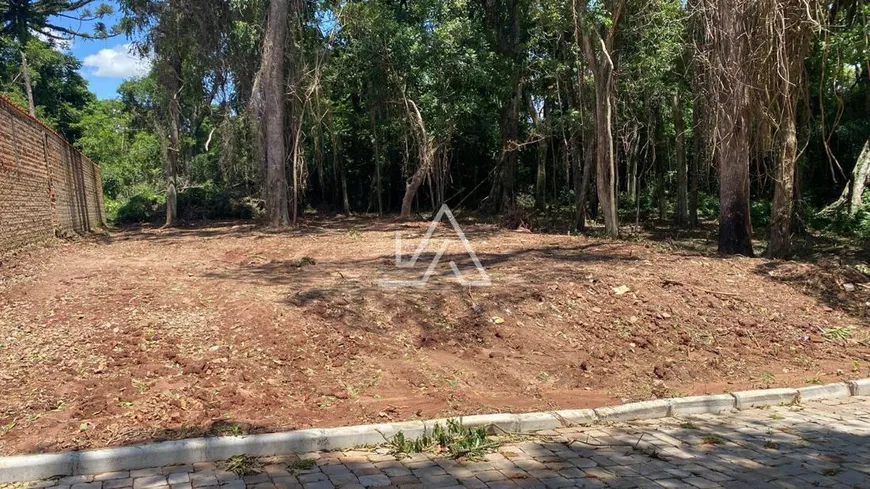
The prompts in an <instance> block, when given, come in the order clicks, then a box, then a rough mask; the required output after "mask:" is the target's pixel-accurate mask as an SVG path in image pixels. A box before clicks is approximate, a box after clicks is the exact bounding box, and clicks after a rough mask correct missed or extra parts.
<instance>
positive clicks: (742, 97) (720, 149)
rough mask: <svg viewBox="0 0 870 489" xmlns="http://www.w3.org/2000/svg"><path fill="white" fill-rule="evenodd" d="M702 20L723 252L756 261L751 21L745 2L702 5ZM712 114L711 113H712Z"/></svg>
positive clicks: (730, 0)
mask: <svg viewBox="0 0 870 489" xmlns="http://www.w3.org/2000/svg"><path fill="white" fill-rule="evenodd" d="M700 8H701V12H700V13H701V15H702V16H703V19H704V25H705V29H706V33H707V39H708V40H709V41H708V42H709V46H708V47H707V49H706V52H704V53H702V56H705V57H706V60H705V62H706V64H707V68H708V69H709V70H710V75H709V77H708V80H709V81H710V86H709V87H707V89H708V90H709V94H710V97H711V98H712V99H713V101H714V103H715V104H716V106H717V107H716V108H717V110H716V111H715V112H714V113H711V114H709V115H710V116H711V117H714V119H713V120H714V121H715V123H714V124H715V126H716V135H717V138H716V144H717V146H716V163H717V164H718V167H719V252H720V253H724V254H740V255H746V256H753V251H752V224H751V217H750V211H749V131H750V124H749V122H750V121H749V116H750V110H751V106H750V104H751V100H752V99H751V97H750V88H751V75H750V71H749V70H750V67H751V66H750V65H751V62H752V59H751V56H750V53H751V40H750V32H749V28H748V26H747V22H749V21H750V20H751V18H750V15H751V14H750V13H749V12H748V7H747V3H746V2H743V1H741V0H704V2H702V6H701V7H700ZM711 112H713V111H711Z"/></svg>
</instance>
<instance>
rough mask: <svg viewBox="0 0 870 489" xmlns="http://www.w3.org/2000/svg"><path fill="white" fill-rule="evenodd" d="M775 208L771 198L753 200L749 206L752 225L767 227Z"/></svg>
mask: <svg viewBox="0 0 870 489" xmlns="http://www.w3.org/2000/svg"><path fill="white" fill-rule="evenodd" d="M772 210H773V202H772V201H771V200H770V199H760V200H753V201H752V202H751V203H750V206H749V214H750V216H751V218H752V225H753V226H758V227H767V226H769V225H770V213H771V212H772Z"/></svg>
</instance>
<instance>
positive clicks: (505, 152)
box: [498, 76, 523, 211]
mask: <svg viewBox="0 0 870 489" xmlns="http://www.w3.org/2000/svg"><path fill="white" fill-rule="evenodd" d="M515 78H516V81H515V86H514V93H513V95H512V96H511V98H510V99H509V100H508V104H507V106H506V107H505V108H504V109H502V117H501V129H500V132H501V135H502V149H501V158H500V166H501V199H500V202H499V203H498V205H499V209H500V210H501V211H508V210H510V209H511V208H513V206H514V202H515V201H516V174H517V147H516V145H517V138H518V137H519V112H520V102H521V100H522V91H523V88H522V82H521V80H520V78H519V76H516V77H515Z"/></svg>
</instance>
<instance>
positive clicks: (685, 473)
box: [17, 398, 870, 489]
mask: <svg viewBox="0 0 870 489" xmlns="http://www.w3.org/2000/svg"><path fill="white" fill-rule="evenodd" d="M383 451H384V450H383V449H382V450H372V451H361V450H348V451H344V452H329V453H310V454H305V455H302V456H301V459H303V460H313V463H314V465H313V466H309V465H308V464H310V463H311V462H309V463H308V464H306V463H303V462H300V460H299V459H298V458H295V457H293V458H273V459H269V460H264V461H263V463H264V464H265V465H264V466H263V467H262V471H261V473H260V474H258V475H253V476H246V477H243V478H239V477H238V476H236V475H235V474H233V473H232V472H227V471H226V470H223V469H222V468H221V467H222V464H220V463H218V464H211V463H203V464H194V465H193V466H171V467H158V468H153V469H145V470H134V471H130V472H126V471H125V472H117V473H108V474H99V475H95V476H77V477H67V478H64V479H60V480H51V481H42V482H39V483H35V486H38V487H49V486H51V487H57V488H61V489H121V488H132V489H158V488H159V489H192V488H209V489H211V488H214V489H245V488H246V487H248V488H255V489H289V488H304V489H328V488H333V487H342V488H361V487H398V488H416V487H427V488H429V487H431V488H444V487H468V488H509V487H540V488H558V487H588V488H595V487H624V488H631V487H639V488H647V487H654V488H660V487H667V488H678V487H688V488H693V487H694V488H714V487H750V488H753V489H759V488H764V487H776V488H804V487H830V488H870V398H849V399H845V400H842V401H821V402H813V403H807V404H805V405H802V406H790V407H776V408H769V409H753V410H749V411H743V412H739V413H734V414H729V415H723V416H711V415H703V416H693V417H687V418H682V419H674V418H669V419H664V420H656V421H650V422H637V423H632V424H629V425H613V426H597V427H590V428H567V429H559V430H556V431H550V432H542V433H539V434H536V436H535V437H530V438H525V439H523V440H522V441H512V442H506V443H505V444H504V445H502V446H501V447H500V448H499V449H498V452H497V453H492V454H489V455H487V456H486V458H485V459H484V460H480V461H474V462H457V461H455V460H452V459H450V458H444V457H439V456H434V455H433V456H430V455H415V456H413V457H411V458H405V459H402V460H397V459H396V458H395V457H393V456H390V455H388V454H385V453H379V452H383ZM27 485H29V486H31V487H34V484H26V485H22V484H18V485H17V486H18V487H21V486H27Z"/></svg>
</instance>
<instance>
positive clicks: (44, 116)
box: [0, 38, 95, 143]
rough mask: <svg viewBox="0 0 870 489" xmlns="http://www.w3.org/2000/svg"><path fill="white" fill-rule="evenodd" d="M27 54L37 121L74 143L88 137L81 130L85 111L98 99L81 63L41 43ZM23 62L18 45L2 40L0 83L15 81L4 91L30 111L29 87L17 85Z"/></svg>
mask: <svg viewBox="0 0 870 489" xmlns="http://www.w3.org/2000/svg"><path fill="white" fill-rule="evenodd" d="M24 51H25V53H26V55H27V58H28V60H29V65H28V67H29V71H30V73H31V75H32V77H31V82H32V83H31V94H32V97H33V101H34V107H35V109H36V117H38V118H39V119H40V120H42V121H43V122H45V123H47V124H48V125H50V126H51V127H52V128H54V129H55V130H56V131H57V132H59V133H60V134H62V135H63V136H64V137H65V138H66V139H67V140H69V141H70V142H73V143H74V142H75V141H76V140H77V139H78V138H79V137H81V136H82V134H83V133H84V131H83V130H82V129H81V128H79V127H78V126H77V123H78V121H79V119H80V118H81V111H82V109H84V108H85V107H87V106H88V105H89V104H90V103H92V102H93V101H94V99H95V97H94V94H93V93H91V92H90V90H88V82H87V81H86V80H85V79H84V78H83V77H82V74H81V72H80V68H81V62H80V61H79V60H77V59H76V58H75V57H73V56H72V55H70V54H68V53H62V52H59V51H57V50H55V49H52V48H51V47H49V46H48V45H47V44H45V43H43V42H41V41H39V40H37V39H31V40H30V43H29V44H28V45H27V48H26V49H25V50H24ZM20 59H21V58H20V50H19V48H18V46H17V42H14V41H13V40H4V39H2V38H0V80H10V81H12V82H11V83H8V84H6V83H4V84H0V90H2V92H3V94H4V95H6V96H7V97H9V98H11V99H12V100H15V101H17V102H19V103H21V105H22V106H24V107H27V106H28V97H27V94H26V90H25V87H23V86H21V85H19V84H18V83H15V82H14V81H15V80H18V79H20V78H21V63H20ZM2 87H6V89H5V90H3V89H2Z"/></svg>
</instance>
